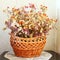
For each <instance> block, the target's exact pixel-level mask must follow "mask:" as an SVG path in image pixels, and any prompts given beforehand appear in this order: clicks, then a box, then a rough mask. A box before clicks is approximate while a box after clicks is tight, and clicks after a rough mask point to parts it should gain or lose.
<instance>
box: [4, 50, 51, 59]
mask: <svg viewBox="0 0 60 60" xmlns="http://www.w3.org/2000/svg"><path fill="white" fill-rule="evenodd" d="M51 57H52V54H50V53H48V52H45V51H43V52H42V53H41V55H40V56H39V57H33V58H22V57H16V56H15V55H14V54H13V53H12V52H8V53H6V54H5V58H8V59H9V60H49V59H50V58H51Z"/></svg>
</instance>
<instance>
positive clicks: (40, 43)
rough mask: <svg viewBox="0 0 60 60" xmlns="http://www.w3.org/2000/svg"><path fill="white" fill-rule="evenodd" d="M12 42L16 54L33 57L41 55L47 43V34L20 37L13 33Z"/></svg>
mask: <svg viewBox="0 0 60 60" xmlns="http://www.w3.org/2000/svg"><path fill="white" fill-rule="evenodd" d="M10 43H11V46H12V48H13V51H14V53H15V55H16V56H18V57H27V58H28V57H29V58H31V57H36V56H40V54H41V52H42V50H43V48H44V46H45V43H46V36H38V37H33V38H20V37H17V36H15V35H14V34H11V37H10Z"/></svg>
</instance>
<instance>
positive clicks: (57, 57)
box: [0, 51, 60, 60]
mask: <svg viewBox="0 0 60 60" xmlns="http://www.w3.org/2000/svg"><path fill="white" fill-rule="evenodd" d="M7 52H8V51H4V52H3V53H2V54H1V55H0V60H9V59H7V58H5V57H4V55H5V54H6V53H7ZM47 52H49V53H51V54H52V57H51V59H50V60H60V55H59V54H57V53H56V52H54V51H47Z"/></svg>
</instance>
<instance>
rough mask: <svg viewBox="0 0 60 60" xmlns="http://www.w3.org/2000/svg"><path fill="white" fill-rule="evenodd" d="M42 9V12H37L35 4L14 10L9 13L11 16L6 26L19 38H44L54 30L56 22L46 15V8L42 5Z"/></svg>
mask: <svg viewBox="0 0 60 60" xmlns="http://www.w3.org/2000/svg"><path fill="white" fill-rule="evenodd" d="M40 8H41V10H42V11H41V10H39V11H36V10H37V9H36V7H35V5H34V4H29V6H24V7H21V8H18V9H16V8H12V10H11V12H10V11H8V12H9V13H10V16H9V19H8V20H7V21H6V22H5V24H6V26H7V27H8V28H10V29H11V31H13V32H14V33H15V34H16V36H19V37H24V38H28V37H29V38H30V37H36V36H44V35H46V34H47V33H48V31H49V30H50V29H51V28H52V26H53V24H54V23H55V22H56V20H54V19H50V18H49V17H48V16H47V14H46V13H45V12H46V10H47V7H46V6H43V5H41V6H40ZM4 12H5V10H4ZM5 29H6V28H4V30H5Z"/></svg>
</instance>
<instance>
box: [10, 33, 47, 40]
mask: <svg viewBox="0 0 60 60" xmlns="http://www.w3.org/2000/svg"><path fill="white" fill-rule="evenodd" d="M10 35H11V36H12V37H16V38H19V39H36V38H39V37H44V39H46V35H44V36H36V37H31V38H24V37H18V36H16V35H15V34H14V33H10Z"/></svg>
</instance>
